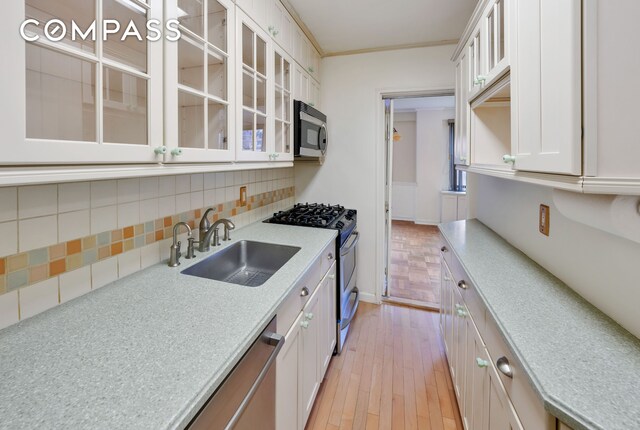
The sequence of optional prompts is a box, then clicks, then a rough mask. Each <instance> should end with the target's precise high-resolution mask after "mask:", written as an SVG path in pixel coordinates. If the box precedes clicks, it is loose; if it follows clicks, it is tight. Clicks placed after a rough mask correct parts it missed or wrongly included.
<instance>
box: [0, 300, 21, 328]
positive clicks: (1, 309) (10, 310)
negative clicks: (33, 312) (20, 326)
mask: <svg viewBox="0 0 640 430" xmlns="http://www.w3.org/2000/svg"><path fill="white" fill-rule="evenodd" d="M18 317H19V314H18V291H9V292H8V293H5V294H2V295H0V330H2V329H3V328H5V327H9V326H10V325H12V324H15V323H17V322H18V321H19V318H18Z"/></svg>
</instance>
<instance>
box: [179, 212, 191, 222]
mask: <svg viewBox="0 0 640 430" xmlns="http://www.w3.org/2000/svg"><path fill="white" fill-rule="evenodd" d="M179 216H180V221H181V222H188V221H189V214H188V213H181V214H180V215H179Z"/></svg>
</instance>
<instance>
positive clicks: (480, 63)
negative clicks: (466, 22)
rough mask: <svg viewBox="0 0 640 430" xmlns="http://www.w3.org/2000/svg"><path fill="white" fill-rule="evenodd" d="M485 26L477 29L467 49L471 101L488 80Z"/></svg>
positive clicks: (479, 26)
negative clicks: (485, 59) (485, 58)
mask: <svg viewBox="0 0 640 430" xmlns="http://www.w3.org/2000/svg"><path fill="white" fill-rule="evenodd" d="M484 36H485V34H484V26H482V25H481V24H479V25H478V27H477V28H476V31H475V34H474V36H473V37H472V38H471V43H470V44H469V47H468V49H467V52H468V57H469V77H468V80H467V82H468V88H469V100H471V99H473V98H474V97H475V96H476V95H477V94H478V93H479V92H480V90H481V89H482V88H483V86H484V83H485V82H486V80H487V76H486V73H485V67H484V65H485V61H484V56H485V49H486V45H485V44H484Z"/></svg>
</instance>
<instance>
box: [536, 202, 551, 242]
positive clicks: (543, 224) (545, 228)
mask: <svg viewBox="0 0 640 430" xmlns="http://www.w3.org/2000/svg"><path fill="white" fill-rule="evenodd" d="M549 224H550V217H549V206H547V205H540V223H539V230H540V233H542V234H544V235H545V236H549Z"/></svg>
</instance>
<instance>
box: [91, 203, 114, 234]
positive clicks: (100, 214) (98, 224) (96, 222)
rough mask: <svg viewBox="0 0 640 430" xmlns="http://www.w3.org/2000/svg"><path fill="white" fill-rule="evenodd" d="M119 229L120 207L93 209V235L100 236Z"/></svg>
mask: <svg viewBox="0 0 640 430" xmlns="http://www.w3.org/2000/svg"><path fill="white" fill-rule="evenodd" d="M116 228H118V207H117V206H115V205H113V206H105V207H101V208H95V209H91V234H98V233H102V232H105V231H111V230H115V229H116Z"/></svg>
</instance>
